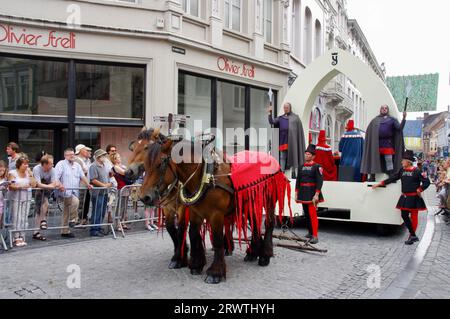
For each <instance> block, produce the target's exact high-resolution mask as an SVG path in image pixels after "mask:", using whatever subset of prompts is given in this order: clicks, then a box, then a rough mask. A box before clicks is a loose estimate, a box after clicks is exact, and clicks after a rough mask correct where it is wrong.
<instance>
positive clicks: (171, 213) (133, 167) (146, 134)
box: [125, 128, 188, 269]
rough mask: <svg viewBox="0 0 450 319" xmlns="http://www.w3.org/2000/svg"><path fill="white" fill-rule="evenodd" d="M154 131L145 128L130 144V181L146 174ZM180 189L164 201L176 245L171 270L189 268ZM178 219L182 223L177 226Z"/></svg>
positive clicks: (127, 174) (167, 220)
mask: <svg viewBox="0 0 450 319" xmlns="http://www.w3.org/2000/svg"><path fill="white" fill-rule="evenodd" d="M153 133H154V130H153V129H150V130H147V129H146V128H143V130H142V132H141V133H140V134H139V136H138V140H137V141H133V142H132V143H131V144H130V150H131V151H132V152H133V153H132V156H131V157H130V159H129V165H128V169H127V171H126V172H125V175H126V177H127V178H128V179H130V180H137V179H138V177H139V176H142V174H143V172H144V161H145V156H146V154H147V152H148V147H149V144H150V143H154V142H155V140H154V139H153V140H152V138H154V136H155V135H154V134H153ZM177 197H178V189H177V185H175V186H174V187H173V189H172V190H169V191H168V192H167V194H166V196H165V198H164V199H163V201H164V203H163V204H164V205H163V208H162V210H163V214H164V217H165V220H166V229H167V232H168V233H169V235H170V238H171V239H172V242H173V245H174V255H173V257H172V259H171V260H170V263H169V269H181V268H184V267H187V266H188V259H187V255H188V246H187V245H184V247H183V240H184V237H185V236H184V233H185V231H186V224H185V223H184V212H185V207H184V206H183V205H181V204H178V200H177ZM176 219H177V220H178V221H181V222H179V223H178V226H177V225H176Z"/></svg>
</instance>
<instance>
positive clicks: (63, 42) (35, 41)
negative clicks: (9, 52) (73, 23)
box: [0, 24, 76, 49]
mask: <svg viewBox="0 0 450 319" xmlns="http://www.w3.org/2000/svg"><path fill="white" fill-rule="evenodd" d="M75 37H76V35H75V33H73V32H70V33H69V34H65V35H61V34H60V33H58V32H56V31H54V30H49V31H48V33H44V34H37V33H34V32H28V31H27V29H26V28H19V27H12V26H10V25H7V24H0V44H5V43H7V44H19V45H26V46H32V47H42V48H47V47H50V48H56V49H75Z"/></svg>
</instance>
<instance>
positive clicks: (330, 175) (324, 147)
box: [314, 130, 338, 182]
mask: <svg viewBox="0 0 450 319" xmlns="http://www.w3.org/2000/svg"><path fill="white" fill-rule="evenodd" d="M314 161H315V162H316V163H317V164H319V165H320V166H321V167H322V168H323V180H324V181H327V182H336V181H337V180H338V170H337V166H336V163H335V160H334V157H333V150H332V149H331V146H330V145H328V144H327V135H326V132H325V131H324V130H321V131H320V133H319V142H318V143H317V146H316V156H315V158H314Z"/></svg>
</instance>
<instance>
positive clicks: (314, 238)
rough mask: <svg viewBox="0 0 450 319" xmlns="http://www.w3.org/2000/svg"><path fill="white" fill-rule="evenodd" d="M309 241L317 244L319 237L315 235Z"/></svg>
mask: <svg viewBox="0 0 450 319" xmlns="http://www.w3.org/2000/svg"><path fill="white" fill-rule="evenodd" d="M309 243H310V244H311V245H316V244H318V243H319V238H317V237H313V238H311V240H310V241H309Z"/></svg>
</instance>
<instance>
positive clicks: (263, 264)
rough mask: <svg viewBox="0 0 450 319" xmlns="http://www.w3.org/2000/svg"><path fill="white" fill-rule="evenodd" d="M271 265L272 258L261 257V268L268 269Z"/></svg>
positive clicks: (259, 262)
mask: <svg viewBox="0 0 450 319" xmlns="http://www.w3.org/2000/svg"><path fill="white" fill-rule="evenodd" d="M269 264H270V257H259V260H258V265H259V266H261V267H267V266H269Z"/></svg>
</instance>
